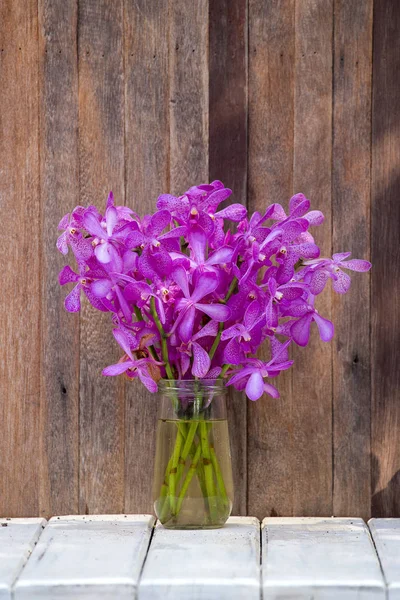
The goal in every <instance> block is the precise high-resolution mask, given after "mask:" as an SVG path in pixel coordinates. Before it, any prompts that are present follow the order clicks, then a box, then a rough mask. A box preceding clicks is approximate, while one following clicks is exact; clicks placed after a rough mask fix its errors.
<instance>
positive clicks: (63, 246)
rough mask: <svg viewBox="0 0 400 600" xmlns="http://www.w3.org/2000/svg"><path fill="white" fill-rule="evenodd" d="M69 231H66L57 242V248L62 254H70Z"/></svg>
mask: <svg viewBox="0 0 400 600" xmlns="http://www.w3.org/2000/svg"><path fill="white" fill-rule="evenodd" d="M67 240H68V233H67V232H66V231H64V233H62V234H61V235H60V236H59V237H58V238H57V242H56V246H57V249H58V250H59V252H61V254H64V255H65V254H68V242H67Z"/></svg>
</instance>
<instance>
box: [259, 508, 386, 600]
mask: <svg viewBox="0 0 400 600" xmlns="http://www.w3.org/2000/svg"><path fill="white" fill-rule="evenodd" d="M262 548H263V557H262V585H263V598H264V599H265V600H273V599H274V600H275V599H282V600H284V599H288V598H296V599H297V600H301V599H304V600H306V599H307V600H308V599H309V598H315V599H316V600H335V599H336V598H340V600H358V599H363V600H377V599H379V598H381V599H382V600H383V599H384V598H385V583H384V580H383V577H382V573H381V569H380V565H379V561H378V557H377V555H376V553H375V549H374V546H373V543H372V540H371V536H370V534H369V531H368V528H367V526H366V525H365V523H364V522H363V521H362V519H357V518H356V519H351V518H347V519H332V518H329V519H322V518H310V517H308V518H307V517H306V518H292V519H290V518H286V519H285V518H281V519H279V518H278V519H271V518H269V519H268V518H267V519H264V521H263V524H262Z"/></svg>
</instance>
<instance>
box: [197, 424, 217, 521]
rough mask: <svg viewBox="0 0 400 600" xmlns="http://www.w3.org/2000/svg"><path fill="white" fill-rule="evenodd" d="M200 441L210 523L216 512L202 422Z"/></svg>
mask: <svg viewBox="0 0 400 600" xmlns="http://www.w3.org/2000/svg"><path fill="white" fill-rule="evenodd" d="M200 440H201V453H202V456H203V466H204V475H205V480H206V489H207V497H208V504H209V507H210V519H211V522H214V521H215V518H216V512H217V503H216V491H215V485H214V475H213V466H212V462H211V453H210V445H209V443H208V430H207V423H205V422H204V421H202V422H201V423H200Z"/></svg>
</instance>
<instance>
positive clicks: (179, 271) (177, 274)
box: [171, 265, 190, 298]
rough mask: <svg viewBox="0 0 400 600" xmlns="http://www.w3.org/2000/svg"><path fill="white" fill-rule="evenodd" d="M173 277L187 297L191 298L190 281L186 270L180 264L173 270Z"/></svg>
mask: <svg viewBox="0 0 400 600" xmlns="http://www.w3.org/2000/svg"><path fill="white" fill-rule="evenodd" d="M171 275H172V279H173V280H174V281H175V283H177V284H178V285H179V287H180V288H181V290H182V292H183V294H184V296H185V298H190V292H189V282H188V276H187V272H186V270H185V269H184V268H183V267H182V266H180V265H178V266H176V267H175V268H174V269H173V270H172V274H171Z"/></svg>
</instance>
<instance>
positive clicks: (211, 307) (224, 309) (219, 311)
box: [195, 303, 231, 322]
mask: <svg viewBox="0 0 400 600" xmlns="http://www.w3.org/2000/svg"><path fill="white" fill-rule="evenodd" d="M195 307H196V308H197V309H198V310H201V312H203V313H205V314H206V315H208V316H209V317H211V319H214V320H215V321H218V322H224V321H227V320H228V319H229V317H230V316H231V309H230V308H229V306H226V305H225V304H198V303H196V304H195Z"/></svg>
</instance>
